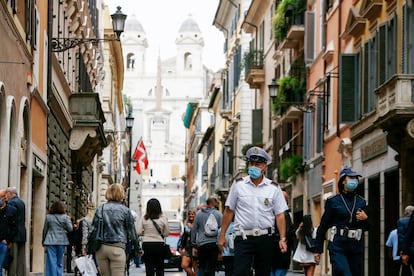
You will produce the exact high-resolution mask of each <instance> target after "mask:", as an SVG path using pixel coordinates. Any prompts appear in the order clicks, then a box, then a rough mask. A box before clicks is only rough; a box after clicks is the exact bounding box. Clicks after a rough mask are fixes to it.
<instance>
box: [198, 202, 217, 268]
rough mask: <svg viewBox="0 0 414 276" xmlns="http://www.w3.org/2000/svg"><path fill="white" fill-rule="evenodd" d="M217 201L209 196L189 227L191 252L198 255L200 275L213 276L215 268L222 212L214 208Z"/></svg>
mask: <svg viewBox="0 0 414 276" xmlns="http://www.w3.org/2000/svg"><path fill="white" fill-rule="evenodd" d="M217 203H218V201H217V198H216V197H214V196H210V197H209V198H208V199H207V201H206V205H205V206H203V207H202V208H201V209H200V210H199V211H198V212H197V213H196V216H195V219H194V224H193V227H192V229H191V243H192V245H193V254H195V255H197V256H198V271H197V275H200V276H204V275H206V276H214V274H215V270H216V265H217V257H218V253H219V250H218V246H217V237H218V231H219V228H220V227H221V219H222V214H221V213H220V212H219V211H218V210H217V209H216V206H217V205H218V204H217Z"/></svg>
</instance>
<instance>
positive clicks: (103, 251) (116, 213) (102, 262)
mask: <svg viewBox="0 0 414 276" xmlns="http://www.w3.org/2000/svg"><path fill="white" fill-rule="evenodd" d="M124 197H125V191H124V187H123V186H122V185H121V184H111V185H110V186H109V187H108V189H107V190H106V194H105V198H106V199H107V200H108V202H107V203H104V204H102V205H100V206H99V207H98V208H97V210H96V213H95V216H94V218H93V221H92V233H93V232H95V233H96V240H97V241H99V242H100V244H101V246H100V248H99V249H98V250H97V251H96V253H95V256H96V261H97V263H98V267H99V270H100V274H101V275H102V276H124V275H125V261H126V253H125V248H126V244H127V242H128V241H131V243H132V244H134V248H135V249H136V252H134V254H138V253H139V252H138V251H139V243H138V239H137V235H136V232H135V225H134V218H133V216H132V214H131V211H130V209H129V208H127V207H126V206H125V205H123V204H122V201H123V199H124Z"/></svg>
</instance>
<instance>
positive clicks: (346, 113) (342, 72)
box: [339, 54, 359, 123]
mask: <svg viewBox="0 0 414 276" xmlns="http://www.w3.org/2000/svg"><path fill="white" fill-rule="evenodd" d="M358 76H359V56H358V55H357V54H341V55H340V56H339V101H340V102H339V120H340V123H354V122H355V121H356V120H357V118H358V117H359V116H358V102H359V98H358V97H357V96H358V94H359V88H358V83H359V81H358V80H359V79H358Z"/></svg>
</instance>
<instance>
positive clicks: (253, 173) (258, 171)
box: [248, 166, 262, 179]
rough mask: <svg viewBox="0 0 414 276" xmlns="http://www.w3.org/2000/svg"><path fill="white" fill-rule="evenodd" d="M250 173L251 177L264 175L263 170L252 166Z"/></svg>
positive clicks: (255, 177)
mask: <svg viewBox="0 0 414 276" xmlns="http://www.w3.org/2000/svg"><path fill="white" fill-rule="evenodd" d="M248 174H249V175H250V177H251V178H253V179H257V178H259V177H260V176H262V170H261V169H260V168H258V167H255V166H250V167H249V171H248Z"/></svg>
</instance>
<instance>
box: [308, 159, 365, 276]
mask: <svg viewBox="0 0 414 276" xmlns="http://www.w3.org/2000/svg"><path fill="white" fill-rule="evenodd" d="M359 177H361V175H360V174H358V173H356V172H354V171H352V170H351V168H349V167H345V168H343V169H342V170H341V172H340V174H339V181H338V189H339V194H337V195H334V196H332V197H330V198H328V199H327V201H326V203H325V211H324V213H323V215H322V218H321V222H320V225H319V227H318V231H317V235H316V250H315V252H316V253H315V255H314V257H315V262H316V263H317V264H318V263H319V262H320V257H321V253H322V252H323V245H324V241H325V234H326V231H327V230H328V229H329V228H331V237H330V240H329V244H328V250H329V257H330V260H331V264H332V275H333V276H335V275H352V276H360V275H362V267H363V264H362V261H363V256H364V243H363V235H364V232H365V231H367V230H368V229H369V220H368V211H367V205H366V201H365V199H364V198H362V197H361V196H360V195H358V194H357V192H356V188H357V187H358V184H359Z"/></svg>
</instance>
